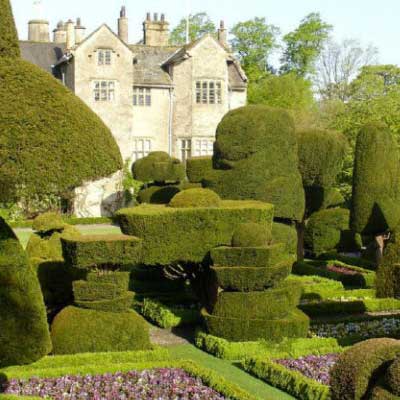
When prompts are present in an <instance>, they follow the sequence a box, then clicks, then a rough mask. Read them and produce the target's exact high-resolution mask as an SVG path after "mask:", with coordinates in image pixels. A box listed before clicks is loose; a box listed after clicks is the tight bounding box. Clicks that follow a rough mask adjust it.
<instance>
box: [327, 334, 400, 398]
mask: <svg viewBox="0 0 400 400" xmlns="http://www.w3.org/2000/svg"><path fill="white" fill-rule="evenodd" d="M398 355H400V341H398V340H394V339H387V338H384V339H371V340H366V341H365V342H361V343H358V344H356V345H355V346H353V347H352V348H350V349H349V350H347V351H346V352H344V353H343V354H342V355H341V356H340V357H339V360H338V362H337V364H336V365H335V366H334V367H333V369H332V371H331V391H332V400H360V399H362V398H364V396H365V395H366V392H367V390H368V388H369V385H370V383H371V380H372V381H375V380H376V379H377V374H382V372H383V373H384V372H385V371H384V370H383V371H382V368H385V366H386V368H387V363H388V362H391V361H393V360H394V359H395V358H396V356H398Z"/></svg>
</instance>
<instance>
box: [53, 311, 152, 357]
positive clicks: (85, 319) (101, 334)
mask: <svg viewBox="0 0 400 400" xmlns="http://www.w3.org/2000/svg"><path fill="white" fill-rule="evenodd" d="M148 330H149V328H148V326H147V324H146V322H145V321H144V320H143V318H142V317H140V316H139V315H137V314H136V313H135V312H134V311H128V312H123V313H110V312H102V311H95V310H85V309H81V308H76V307H67V308H65V309H64V310H63V311H61V313H59V314H58V315H57V316H56V318H55V319H54V321H53V324H52V328H51V337H52V341H53V350H54V354H75V353H88V352H91V353H92V352H93V353H96V352H105V351H126V350H146V349H151V345H150V341H149V333H148Z"/></svg>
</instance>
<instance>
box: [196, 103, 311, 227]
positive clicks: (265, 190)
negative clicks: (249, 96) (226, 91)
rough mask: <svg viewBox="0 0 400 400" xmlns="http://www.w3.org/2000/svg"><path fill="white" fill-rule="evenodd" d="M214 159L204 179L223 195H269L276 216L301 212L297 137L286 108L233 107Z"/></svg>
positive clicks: (264, 198) (223, 124)
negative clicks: (212, 167) (234, 108)
mask: <svg viewBox="0 0 400 400" xmlns="http://www.w3.org/2000/svg"><path fill="white" fill-rule="evenodd" d="M213 164H214V170H213V171H209V174H210V176H209V177H205V178H204V180H202V183H203V185H204V186H206V187H210V188H211V189H213V190H215V191H216V192H217V193H218V194H219V195H220V196H221V198H223V199H232V200H242V199H254V200H260V201H265V202H268V203H272V204H273V205H274V206H275V217H278V218H285V219H291V220H301V218H302V217H303V214H304V190H303V187H302V182H301V176H300V173H299V170H298V154H297V141H296V135H295V130H294V123H293V120H292V118H291V117H290V115H289V114H288V113H287V112H286V111H284V110H280V109H274V108H270V107H266V106H259V105H258V106H247V107H242V108H239V109H236V110H233V111H231V112H229V113H228V114H227V115H226V116H225V117H224V119H223V120H222V122H221V123H220V124H219V126H218V129H217V139H216V143H215V148H214V156H213ZM189 174H190V173H189ZM197 178H199V177H197Z"/></svg>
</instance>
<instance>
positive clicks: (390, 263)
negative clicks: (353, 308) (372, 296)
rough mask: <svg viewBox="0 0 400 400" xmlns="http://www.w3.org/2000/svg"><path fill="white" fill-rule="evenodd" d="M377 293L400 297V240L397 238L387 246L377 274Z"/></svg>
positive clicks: (378, 294) (385, 296)
mask: <svg viewBox="0 0 400 400" xmlns="http://www.w3.org/2000/svg"><path fill="white" fill-rule="evenodd" d="M376 295H377V297H380V298H387V297H395V298H398V299H400V242H399V240H398V238H397V234H396V239H395V240H393V241H392V242H391V243H389V244H388V245H387V246H386V249H385V253H384V255H383V258H382V260H381V262H380V264H379V267H378V270H377V275H376Z"/></svg>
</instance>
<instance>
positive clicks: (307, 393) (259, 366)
mask: <svg viewBox="0 0 400 400" xmlns="http://www.w3.org/2000/svg"><path fill="white" fill-rule="evenodd" d="M241 367H242V368H243V369H244V370H245V371H246V372H248V373H250V374H252V375H254V376H256V377H257V378H259V379H261V380H263V381H265V382H267V383H268V384H270V385H272V386H274V387H276V388H278V389H281V390H284V391H285V392H286V393H289V394H290V395H292V396H294V397H295V398H296V399H299V400H329V399H330V388H329V386H326V385H323V384H321V383H318V382H317V381H314V380H312V379H310V378H307V377H306V376H304V375H303V374H301V373H300V372H297V371H292V370H290V369H288V368H286V367H284V366H283V365H280V364H277V363H275V362H274V361H272V360H270V359H268V358H267V359H263V358H260V357H254V358H248V359H246V360H245V361H243V362H242V363H241Z"/></svg>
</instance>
